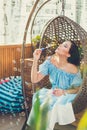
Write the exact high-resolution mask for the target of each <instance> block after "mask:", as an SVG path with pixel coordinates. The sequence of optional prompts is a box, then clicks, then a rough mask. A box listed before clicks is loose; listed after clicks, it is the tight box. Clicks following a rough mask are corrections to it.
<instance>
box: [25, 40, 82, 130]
mask: <svg viewBox="0 0 87 130" xmlns="http://www.w3.org/2000/svg"><path fill="white" fill-rule="evenodd" d="M41 52H42V50H41V49H36V50H35V51H34V54H33V57H34V61H33V66H32V70H31V81H32V82H33V83H37V82H39V81H40V80H41V79H43V78H44V76H46V75H49V79H50V82H51V84H52V89H50V90H49V89H46V88H42V89H41V90H39V97H40V103H41V106H42V105H43V104H44V103H45V101H46V99H47V98H48V97H49V99H50V100H49V112H48V126H47V130H53V128H54V125H55V123H56V122H58V123H59V124H61V125H65V124H69V123H72V122H73V121H75V117H74V112H73V108H72V101H73V100H74V99H75V97H76V95H77V93H78V91H79V88H80V86H81V83H82V79H81V74H80V71H79V67H78V66H79V65H80V56H79V51H78V47H77V46H76V44H75V43H74V42H73V41H65V42H63V43H62V44H60V45H59V46H58V48H57V49H56V50H55V54H54V55H52V56H51V57H49V58H48V59H47V60H46V61H44V63H43V64H41V65H40V66H39V71H38V70H37V65H38V60H39V58H40V55H41ZM35 98H36V93H35V94H34V96H33V104H34V102H35ZM32 115H33V106H32V109H31V112H30V115H29V118H28V121H27V124H28V125H31V123H30V122H31V118H32Z"/></svg>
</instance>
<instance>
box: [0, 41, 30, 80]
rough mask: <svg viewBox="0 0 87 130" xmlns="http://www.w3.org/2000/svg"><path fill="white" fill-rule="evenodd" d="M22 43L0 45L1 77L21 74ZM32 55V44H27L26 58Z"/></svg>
mask: <svg viewBox="0 0 87 130" xmlns="http://www.w3.org/2000/svg"><path fill="white" fill-rule="evenodd" d="M21 48H22V45H21V44H20V45H3V46H2V45H0V79H1V78H6V77H9V76H17V75H20V59H21ZM30 57H32V49H31V44H26V46H25V58H30Z"/></svg>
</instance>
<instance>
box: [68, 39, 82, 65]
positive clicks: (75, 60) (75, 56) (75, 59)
mask: <svg viewBox="0 0 87 130" xmlns="http://www.w3.org/2000/svg"><path fill="white" fill-rule="evenodd" d="M70 42H71V48H70V50H69V54H70V57H69V58H68V62H69V63H72V64H74V65H76V66H79V65H80V53H79V49H78V46H77V45H76V43H75V42H74V41H70Z"/></svg>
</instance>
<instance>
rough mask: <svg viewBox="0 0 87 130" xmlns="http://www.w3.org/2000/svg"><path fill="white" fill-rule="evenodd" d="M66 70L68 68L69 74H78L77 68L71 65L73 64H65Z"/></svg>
mask: <svg viewBox="0 0 87 130" xmlns="http://www.w3.org/2000/svg"><path fill="white" fill-rule="evenodd" d="M67 68H68V71H69V72H70V73H77V72H78V67H77V66H75V65H73V64H71V63H68V64H67Z"/></svg>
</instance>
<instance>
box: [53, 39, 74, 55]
mask: <svg viewBox="0 0 87 130" xmlns="http://www.w3.org/2000/svg"><path fill="white" fill-rule="evenodd" d="M70 48H71V42H70V41H65V42H63V43H62V44H60V45H59V46H58V48H57V49H56V50H55V53H56V54H58V55H64V56H67V57H69V56H70V54H69V50H70Z"/></svg>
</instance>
